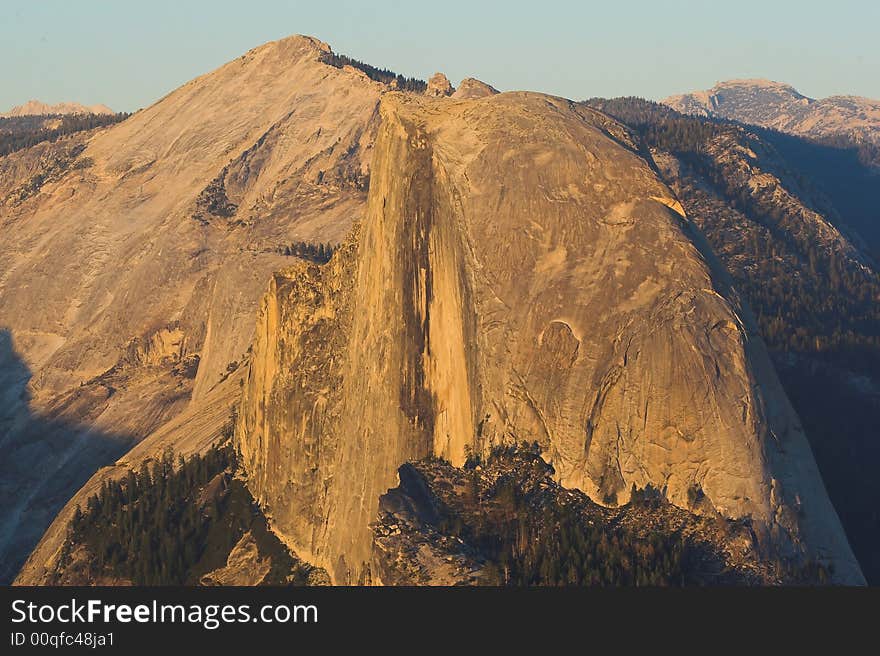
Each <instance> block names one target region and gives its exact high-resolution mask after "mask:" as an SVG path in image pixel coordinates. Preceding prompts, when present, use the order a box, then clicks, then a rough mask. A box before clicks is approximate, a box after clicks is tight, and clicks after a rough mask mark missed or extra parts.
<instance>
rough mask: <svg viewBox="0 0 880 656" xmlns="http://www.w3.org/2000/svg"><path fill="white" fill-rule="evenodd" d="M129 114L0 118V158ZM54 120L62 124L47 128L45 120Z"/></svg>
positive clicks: (101, 125) (100, 125) (110, 122)
mask: <svg viewBox="0 0 880 656" xmlns="http://www.w3.org/2000/svg"><path fill="white" fill-rule="evenodd" d="M129 116H131V114H128V113H125V112H121V113H118V114H64V115H57V116H56V115H47V116H13V117H9V118H0V157H2V156H4V155H8V154H9V153H14V152H15V151H17V150H22V149H24V148H30V147H31V146H35V145H36V144H38V143H42V142H44V141H49V142H53V141H57V140H58V139H59V138H61V137H63V136H66V135H69V134H73V133H75V132H82V131H83V130H93V129H94V128H100V127H104V126H107V125H113V124H114V123H119V122H120V121H123V120H125V119H127V118H128V117H129ZM51 119H58V120H60V121H61V125H60V126H58V127H56V128H52V129H47V128H45V127H44V124H45V122H46V121H47V120H51Z"/></svg>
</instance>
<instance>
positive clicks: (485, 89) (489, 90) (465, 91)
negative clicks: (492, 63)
mask: <svg viewBox="0 0 880 656" xmlns="http://www.w3.org/2000/svg"><path fill="white" fill-rule="evenodd" d="M496 93H498V89H496V88H495V87H493V86H490V85H488V84H486V83H485V82H481V81H480V80H476V79H474V78H472V77H466V78H465V79H463V80H462V81H461V83H460V84H459V85H458V89H456V90H455V93H453V94H452V97H453V98H458V99H460V100H472V99H474V98H485V97H486V96H494V95H495V94H496Z"/></svg>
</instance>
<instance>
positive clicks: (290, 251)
mask: <svg viewBox="0 0 880 656" xmlns="http://www.w3.org/2000/svg"><path fill="white" fill-rule="evenodd" d="M336 248H337V246H334V245H333V244H331V243H329V242H328V243H326V244H324V243H321V242H317V243H316V242H311V241H295V242H293V243H291V244H287V245H285V246H281V247H279V248H278V252H279V253H281V254H282V255H292V256H295V257H300V258H302V259H304V260H309V261H310V262H315V263H317V264H326V263H327V262H329V261H330V258H331V257H333V253H334V252H336Z"/></svg>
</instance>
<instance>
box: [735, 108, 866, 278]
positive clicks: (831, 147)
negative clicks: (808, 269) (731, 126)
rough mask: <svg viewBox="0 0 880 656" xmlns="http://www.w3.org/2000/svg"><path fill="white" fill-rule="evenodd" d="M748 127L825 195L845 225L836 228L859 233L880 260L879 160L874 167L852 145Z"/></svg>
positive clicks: (825, 208)
mask: <svg viewBox="0 0 880 656" xmlns="http://www.w3.org/2000/svg"><path fill="white" fill-rule="evenodd" d="M745 127H746V129H748V130H751V131H753V132H755V133H756V134H757V135H758V136H760V137H761V138H762V139H763V140H765V141H767V142H768V143H770V144H772V145H773V146H774V147H775V148H776V150H777V151H778V152H779V154H780V155H782V157H783V158H784V160H785V162H786V164H787V165H788V166H789V167H790V168H791V169H792V170H793V171H794V172H795V173H796V174H798V175H799V176H801V177H802V178H805V179H806V180H809V181H810V183H811V186H812V187H813V188H815V189H816V190H818V191H819V192H821V193H822V194H824V195H825V196H826V197H827V199H828V200H829V201H830V204H831V207H833V208H834V209H835V210H837V213H838V214H839V215H840V219H841V222H842V223H843V225H842V226H837V227H838V228H843V229H844V232H846V229H847V228H849V229H850V231H854V232H856V233H857V234H858V235H859V236H860V237H862V239H864V240H865V242H866V244H867V246H868V250H869V252H870V254H871V256H872V257H873V258H874V259H875V260H877V261H880V160H878V161H877V162H876V165H875V166H871V165H870V164H869V163H867V162H866V161H865V159H866V156H865V155H862V154H860V152H859V147H858V146H857V145H856V144H852V143H841V144H840V145H836V144H825V143H819V142H817V141H814V140H812V139H806V138H803V137H798V136H794V135H790V134H785V133H783V132H777V131H775V130H770V129H767V128H761V127H757V126H754V125H746V126H745ZM820 209H822V210H823V211H825V212H827V211H828V208H827V207H823V208H820Z"/></svg>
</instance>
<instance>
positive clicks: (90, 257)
mask: <svg viewBox="0 0 880 656" xmlns="http://www.w3.org/2000/svg"><path fill="white" fill-rule="evenodd" d="M327 49H328V46H326V44H323V43H321V42H320V41H318V40H316V39H312V38H310V37H301V36H294V37H290V38H287V39H283V40H281V41H277V42H273V43H269V44H265V45H263V46H260V47H258V48H255V49H253V50H251V51H249V52H247V53H245V54H244V55H242V56H241V57H238V58H236V59H235V60H233V61H231V62H229V63H227V64H225V65H224V66H222V67H220V68H219V69H217V70H215V71H213V72H211V73H208V74H206V75H203V76H201V77H199V78H197V79H195V80H192V81H191V82H188V83H187V84H185V85H183V86H182V87H180V88H179V89H177V90H175V91H173V92H172V93H170V94H169V95H167V96H166V97H165V98H163V99H161V100H159V101H158V102H157V103H155V104H154V105H152V106H150V107H148V108H146V109H144V110H141V111H139V112H137V113H135V114H133V115H132V116H131V117H129V118H128V119H126V120H125V121H123V122H121V123H118V124H116V125H114V126H112V127H109V128H107V129H101V130H97V131H91V132H89V133H78V134H75V135H72V136H71V137H69V138H65V139H61V140H59V141H58V142H56V143H52V144H50V143H43V144H39V145H38V146H36V147H34V148H29V149H25V150H22V151H19V152H16V153H13V154H11V155H9V156H7V157H3V158H0V173H2V175H0V178H2V181H0V233H2V234H3V238H2V239H0V331H3V330H5V331H8V334H9V336H10V345H9V349H10V350H11V351H13V352H14V355H15V360H16V361H17V362H20V363H21V366H22V368H23V369H25V370H26V375H22V376H19V375H18V374H16V378H17V380H18V381H20V383H21V384H20V385H18V386H17V387H16V391H17V393H16V394H13V393H12V390H11V389H10V394H8V395H6V394H4V403H3V406H2V407H0V444H2V445H3V448H4V450H5V452H6V453H7V455H8V457H7V458H5V459H4V461H3V463H2V464H0V470H2V471H0V481H2V485H0V581H6V580H8V579H9V578H11V577H12V576H14V575H15V572H16V570H17V569H18V568H19V566H20V565H21V562H22V561H23V560H24V558H25V557H26V556H27V554H28V552H29V551H30V550H31V549H32V548H33V547H34V545H35V544H36V542H37V540H39V539H40V535H41V534H43V532H44V530H46V527H47V526H49V524H50V522H53V518H55V517H56V515H58V513H59V511H60V510H61V508H62V506H64V504H65V502H66V501H67V500H68V499H70V498H71V496H72V495H73V494H74V493H75V492H76V491H77V489H78V488H80V487H81V486H82V485H83V484H84V483H86V481H88V479H89V477H90V476H91V475H92V474H94V473H95V472H96V470H97V469H98V468H99V467H101V466H103V465H110V464H112V463H113V462H114V461H116V460H117V459H118V458H120V457H121V456H123V455H124V454H126V453H127V452H128V450H129V449H131V448H132V446H133V445H134V444H136V443H138V442H140V441H142V440H144V441H146V443H147V444H158V442H157V441H156V440H151V439H150V437H151V436H153V435H155V434H157V433H164V432H165V430H166V428H167V427H169V426H173V425H175V422H176V421H177V420H178V419H180V418H181V417H183V416H198V415H199V413H201V416H203V417H205V418H208V417H210V418H212V419H211V421H210V422H209V421H207V419H206V420H205V423H206V424H210V425H212V426H213V430H214V433H213V437H215V438H216V437H217V436H218V435H219V433H218V432H217V431H218V430H219V428H221V427H222V425H223V423H225V421H226V418H227V417H228V414H229V409H230V407H231V406H232V405H233V404H234V403H235V402H236V400H237V397H238V395H239V394H240V390H239V389H238V387H237V385H236V386H235V387H234V388H228V386H225V385H223V383H224V381H225V380H227V379H228V377H229V375H230V371H231V370H233V369H235V368H236V367H239V366H241V364H242V362H243V361H244V360H245V358H246V352H247V350H248V348H249V346H250V344H251V338H252V334H253V325H254V315H255V313H256V310H257V307H258V302H259V299H260V297H261V295H262V294H263V293H264V292H265V289H266V284H267V281H268V280H269V278H270V277H271V275H272V273H273V272H274V271H277V270H279V269H282V268H284V267H285V266H288V265H289V264H290V263H291V261H293V260H294V258H293V257H290V256H289V255H285V254H284V247H285V245H290V244H291V243H294V242H298V241H311V242H316V243H317V242H320V243H322V244H323V243H328V242H329V243H333V244H335V243H337V242H339V241H340V240H341V239H343V238H344V237H345V235H346V234H347V233H348V232H349V230H350V228H351V225H352V222H353V221H354V220H355V219H356V218H359V217H360V216H361V215H362V214H363V210H364V207H365V203H366V186H367V184H368V180H369V161H370V153H371V149H372V140H373V136H374V134H375V129H376V124H377V119H378V115H377V104H378V100H379V96H380V94H381V93H382V92H383V90H384V89H385V88H386V87H385V85H382V84H380V83H377V82H374V81H372V80H370V79H368V78H367V77H366V76H364V75H362V74H361V73H360V71H355V70H354V69H351V70H342V69H337V68H334V67H332V66H329V65H327V64H324V63H322V58H323V57H324V56H325V53H326V51H327ZM2 361H3V357H0V368H2V367H3V366H4V365H3V364H2ZM13 373H15V372H14V371H13ZM3 375H4V374H3V373H2V372H0V377H3ZM218 387H222V388H223V389H224V390H226V391H225V392H224V394H223V395H222V399H221V398H220V397H218V395H217V394H216V391H217V389H218ZM18 392H20V393H18ZM7 396H8V397H9V398H8V399H7V398H6V397H7ZM218 404H219V408H218V407H217V406H218ZM218 416H219V418H220V421H219V422H214V421H213V418H214V417H218ZM45 418H48V419H50V420H51V425H50V426H49V427H48V428H46V425H45V424H46V421H44V419H45ZM198 435H199V437H198V442H199V443H200V444H202V445H205V444H210V441H209V440H208V439H207V438H208V437H210V436H211V435H210V434H205V433H204V432H203V431H202V430H201V429H200V430H199V432H198ZM177 437H178V438H179V441H180V442H181V444H183V443H185V442H187V441H188V440H189V439H190V437H189V436H187V435H178V436H177ZM163 439H164V438H163ZM173 443H174V441H173V440H172V444H173ZM180 450H181V451H186V448H185V447H183V446H182V445H181V447H180ZM120 471H124V468H120ZM67 510H68V511H69V510H71V508H68V509H67ZM68 514H69V513H67V512H64V513H62V515H64V516H65V517H67V516H68ZM51 534H52V535H53V536H55V537H54V538H51V539H49V540H47V541H44V542H43V543H42V544H41V547H40V556H35V559H36V560H35V561H34V562H33V563H32V565H34V566H35V567H36V568H37V569H39V568H40V567H42V566H43V563H44V561H45V559H46V558H47V557H48V554H51V553H54V551H55V550H56V549H57V546H58V545H57V540H55V538H57V537H58V536H63V526H56V527H55V529H52V530H51ZM41 558H42V561H41ZM28 571H31V570H30V568H29V569H28ZM34 571H37V570H34ZM34 576H36V574H34Z"/></svg>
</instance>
